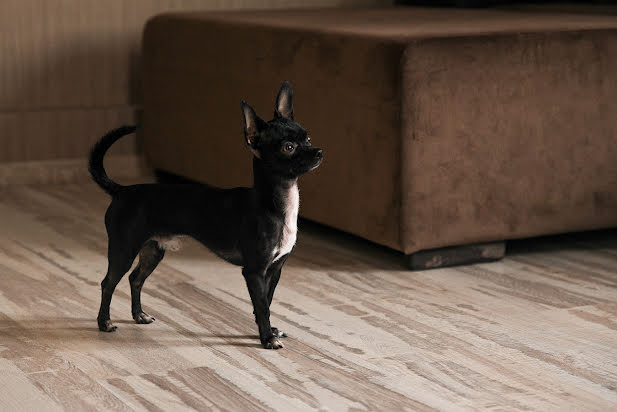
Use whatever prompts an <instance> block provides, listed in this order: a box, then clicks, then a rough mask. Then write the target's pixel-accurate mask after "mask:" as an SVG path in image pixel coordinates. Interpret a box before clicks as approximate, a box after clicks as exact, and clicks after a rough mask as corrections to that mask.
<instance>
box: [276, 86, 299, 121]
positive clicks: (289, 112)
mask: <svg viewBox="0 0 617 412" xmlns="http://www.w3.org/2000/svg"><path fill="white" fill-rule="evenodd" d="M274 117H284V118H286V119H289V120H293V119H294V105H293V89H292V88H291V84H289V82H285V83H283V85H282V86H281V89H280V90H279V93H278V94H277V95H276V104H275V105H274Z"/></svg>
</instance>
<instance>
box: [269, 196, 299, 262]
mask: <svg viewBox="0 0 617 412" xmlns="http://www.w3.org/2000/svg"><path fill="white" fill-rule="evenodd" d="M282 200H283V204H284V205H285V211H284V213H285V225H284V226H283V233H282V234H281V243H280V244H279V246H278V248H276V249H274V261H275V262H276V261H277V260H279V259H280V258H281V257H282V256H285V255H286V254H288V253H289V252H291V249H293V247H294V245H295V244H296V236H297V234H298V209H299V208H300V192H299V191H298V185H293V186H291V187H290V188H289V190H288V191H287V193H286V194H285V195H284V198H283V199H282Z"/></svg>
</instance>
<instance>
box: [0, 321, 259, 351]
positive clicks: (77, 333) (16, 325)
mask: <svg viewBox="0 0 617 412" xmlns="http://www.w3.org/2000/svg"><path fill="white" fill-rule="evenodd" d="M157 322H160V321H159V320H157ZM114 323H115V324H116V325H117V326H118V330H116V331H115V332H113V333H107V332H101V331H99V330H98V328H97V326H96V320H95V319H89V318H68V317H67V318H63V317H50V318H36V319H29V318H16V319H6V318H4V319H0V346H4V347H6V348H9V349H11V348H15V349H16V350H20V348H25V347H28V346H32V345H33V344H34V345H35V346H38V347H39V348H40V347H48V348H50V349H58V350H67V349H71V348H72V347H73V346H78V347H79V348H84V346H86V347H87V346H88V345H92V348H97V347H100V345H104V346H106V347H108V346H109V345H110V344H114V345H117V346H118V347H120V348H121V347H131V348H134V347H136V346H139V348H141V349H156V348H160V347H162V346H165V347H170V346H205V347H211V346H238V347H255V348H261V344H260V343H259V336H257V335H248V334H242V333H238V334H231V333H208V332H207V333H196V332H190V331H186V330H183V331H178V330H175V329H170V328H161V327H155V326H154V325H152V327H151V325H137V324H136V323H135V322H133V321H132V320H124V319H118V320H114Z"/></svg>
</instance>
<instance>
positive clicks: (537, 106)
mask: <svg viewBox="0 0 617 412" xmlns="http://www.w3.org/2000/svg"><path fill="white" fill-rule="evenodd" d="M616 27H617V19H615V16H606V17H603V16H593V15H575V14H555V15H548V14H538V13H535V14H525V13H519V12H507V11H487V10H442V9H422V8H411V7H409V8H396V9H373V10H369V9H358V10H349V9H346V10H335V9H330V10H304V11H298V10H296V11H260V12H246V11H243V12H215V13H178V14H166V15H161V16H157V17H155V18H153V19H152V20H150V22H149V23H148V24H147V27H146V29H145V34H144V63H143V68H144V81H145V83H144V118H143V132H144V137H145V142H146V145H145V149H146V154H147V157H148V159H149V160H150V162H151V163H152V165H153V166H154V167H156V168H158V169H162V170H165V171H168V172H172V173H175V174H179V175H183V176H186V177H189V178H192V179H196V180H200V181H204V182H208V183H210V184H215V185H220V186H225V187H231V186H236V185H250V184H251V161H250V156H251V154H250V153H249V151H248V150H247V149H246V148H245V145H244V142H243V139H242V119H241V115H240V101H241V100H242V99H245V100H247V101H248V102H249V103H250V104H252V105H253V107H255V108H256V109H257V111H258V113H260V114H261V115H263V116H264V117H267V116H269V115H270V114H271V113H272V111H273V102H274V97H275V93H276V90H277V89H278V86H279V85H280V83H281V82H282V81H283V80H289V81H291V82H292V84H293V86H294V90H295V115H296V118H297V120H298V121H299V122H300V123H301V124H303V125H304V126H305V127H306V128H307V129H308V130H309V131H310V133H311V135H312V138H313V141H314V142H315V144H316V145H318V146H320V147H323V149H324V154H325V161H324V163H323V165H322V167H320V168H319V169H317V170H316V171H315V172H314V173H311V174H309V175H307V176H306V177H305V178H303V179H302V180H301V186H300V187H301V199H302V204H301V209H300V213H301V215H302V216H304V217H306V218H308V219H311V220H314V221H317V222H320V223H323V224H326V225H329V226H332V227H335V228H338V229H341V230H344V231H346V232H350V233H353V234H356V235H359V236H361V237H364V238H366V239H369V240H371V241H374V242H377V243H379V244H382V245H386V246H389V247H391V248H394V249H397V250H399V251H402V252H404V253H406V254H414V252H418V251H422V250H427V249H431V250H432V249H435V248H444V247H448V246H458V245H468V244H476V243H479V242H480V243H482V242H493V241H503V240H505V239H512V238H521V237H528V236H536V235H544V234H552V233H559V232H568V231H580V230H588V229H597V228H605V227H615V226H617V30H616V29H615V28H616ZM448 253H450V251H448V252H447V253H445V254H443V255H441V257H439V254H438V256H437V258H435V256H432V255H431V256H430V257H431V259H428V260H427V259H425V257H426V254H422V253H421V254H419V255H415V256H416V259H415V260H412V262H413V263H414V264H415V266H416V267H428V266H431V265H439V264H444V263H451V261H448V259H449V258H448V256H450V255H449V254H448ZM478 253H479V255H478V256H477V257H480V258H482V257H483V255H482V253H484V257H498V256H499V255H500V254H502V253H503V248H502V247H501V248H499V247H498V248H497V249H492V250H490V249H487V250H484V251H483V249H479V252H478ZM487 253H488V254H487ZM454 256H456V253H454ZM444 258H445V260H444Z"/></svg>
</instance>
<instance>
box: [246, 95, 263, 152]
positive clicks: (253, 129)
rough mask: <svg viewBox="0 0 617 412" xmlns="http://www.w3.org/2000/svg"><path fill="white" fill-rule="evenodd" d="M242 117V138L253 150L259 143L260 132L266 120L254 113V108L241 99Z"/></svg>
mask: <svg viewBox="0 0 617 412" xmlns="http://www.w3.org/2000/svg"><path fill="white" fill-rule="evenodd" d="M241 106H242V119H243V120H244V138H245V139H246V143H247V144H248V145H249V146H250V147H251V149H252V150H255V147H256V146H257V144H258V143H259V137H260V136H261V132H262V131H263V130H264V129H265V128H266V122H265V121H264V120H263V119H262V118H261V117H259V116H257V113H255V110H253V108H252V107H251V106H250V105H249V104H248V103H247V102H245V101H244V100H242V104H241Z"/></svg>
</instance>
